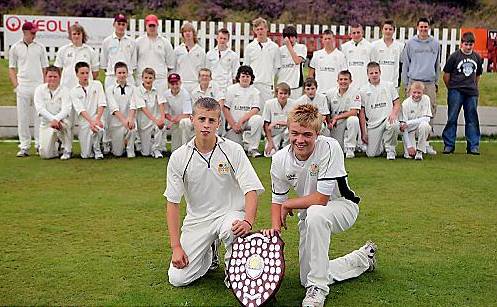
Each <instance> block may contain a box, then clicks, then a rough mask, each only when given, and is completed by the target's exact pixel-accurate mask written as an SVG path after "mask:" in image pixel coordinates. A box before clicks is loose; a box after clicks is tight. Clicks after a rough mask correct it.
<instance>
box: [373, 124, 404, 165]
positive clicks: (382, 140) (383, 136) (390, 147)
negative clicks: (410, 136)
mask: <svg viewBox="0 0 497 307" xmlns="http://www.w3.org/2000/svg"><path fill="white" fill-rule="evenodd" d="M399 127H400V124H399V122H398V121H396V122H395V123H393V124H390V123H389V122H388V119H385V121H383V123H381V124H380V125H379V126H378V127H375V128H369V127H368V145H367V146H368V148H367V150H366V155H367V156H368V157H377V156H379V155H381V154H382V153H383V149H385V151H386V152H394V153H395V147H396V146H397V136H398V135H399V132H400V130H399V129H400V128H399Z"/></svg>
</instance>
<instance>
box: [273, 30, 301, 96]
mask: <svg viewBox="0 0 497 307" xmlns="http://www.w3.org/2000/svg"><path fill="white" fill-rule="evenodd" d="M280 57H281V67H280V69H279V71H278V83H282V82H284V83H286V84H288V85H289V86H290V89H291V95H290V98H292V99H297V98H299V97H300V96H301V95H302V90H303V85H304V64H305V59H306V58H307V47H306V45H304V44H299V43H298V42H297V29H296V28H295V27H294V26H286V27H285V28H284V29H283V46H281V47H280Z"/></svg>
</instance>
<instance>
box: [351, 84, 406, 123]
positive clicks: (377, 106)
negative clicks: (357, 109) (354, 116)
mask: <svg viewBox="0 0 497 307" xmlns="http://www.w3.org/2000/svg"><path fill="white" fill-rule="evenodd" d="M359 93H360V95H361V100H362V105H361V107H363V108H364V111H365V112H366V117H367V118H368V128H370V129H373V128H376V127H378V126H379V125H381V124H382V123H383V122H384V121H385V120H386V119H387V118H388V115H390V113H391V112H392V108H393V101H394V100H395V99H398V98H399V93H397V90H396V89H395V86H393V84H392V83H391V82H387V81H380V83H379V84H378V85H372V84H371V83H369V82H368V83H367V84H365V85H363V86H362V87H361V89H360V90H359Z"/></svg>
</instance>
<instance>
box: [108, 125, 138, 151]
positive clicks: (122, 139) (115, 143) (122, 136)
mask: <svg viewBox="0 0 497 307" xmlns="http://www.w3.org/2000/svg"><path fill="white" fill-rule="evenodd" d="M136 133H137V132H136V129H132V130H128V129H126V128H125V127H123V126H121V127H113V128H110V139H111V143H112V154H113V155H114V156H116V157H120V156H122V155H123V153H124V149H125V148H126V150H127V151H128V150H129V151H133V152H134V151H135V138H136Z"/></svg>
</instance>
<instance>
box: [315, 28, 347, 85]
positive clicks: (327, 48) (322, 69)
mask: <svg viewBox="0 0 497 307" xmlns="http://www.w3.org/2000/svg"><path fill="white" fill-rule="evenodd" d="M321 44H322V45H323V49H321V50H317V51H314V53H313V54H312V59H311V63H310V64H309V77H310V78H314V79H316V82H317V84H318V89H317V90H318V93H321V94H324V93H326V92H327V91H329V90H331V89H332V88H334V87H336V80H337V79H338V73H339V72H340V71H342V70H346V69H347V60H346V59H345V55H344V54H343V53H342V52H341V51H340V50H338V49H337V48H336V42H335V34H334V33H333V31H331V30H324V31H323V33H321Z"/></svg>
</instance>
